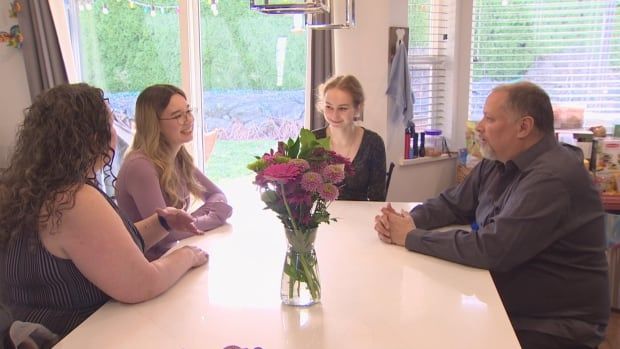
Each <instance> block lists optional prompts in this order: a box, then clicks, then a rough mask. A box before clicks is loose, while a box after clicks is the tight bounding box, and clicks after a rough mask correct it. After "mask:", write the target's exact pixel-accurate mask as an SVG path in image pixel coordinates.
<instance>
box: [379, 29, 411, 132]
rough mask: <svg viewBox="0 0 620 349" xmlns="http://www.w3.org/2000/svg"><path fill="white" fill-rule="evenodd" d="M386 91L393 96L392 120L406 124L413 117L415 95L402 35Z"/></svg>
mask: <svg viewBox="0 0 620 349" xmlns="http://www.w3.org/2000/svg"><path fill="white" fill-rule="evenodd" d="M397 34H398V33H397ZM385 93H386V94H387V95H388V96H390V97H391V98H392V108H391V110H390V118H391V120H392V122H394V123H396V122H398V121H400V122H401V123H402V124H403V125H405V126H406V125H407V122H408V121H409V120H412V119H413V95H412V93H411V81H410V76H409V66H408V64H407V47H406V45H404V44H403V43H402V37H400V35H399V39H398V41H397V44H396V54H395V55H394V59H393V60H392V67H391V69H390V75H389V78H388V88H387V91H385Z"/></svg>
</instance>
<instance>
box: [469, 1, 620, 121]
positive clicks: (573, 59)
mask: <svg viewBox="0 0 620 349" xmlns="http://www.w3.org/2000/svg"><path fill="white" fill-rule="evenodd" d="M619 8H620V4H619V3H618V2H617V1H615V0H613V1H607V0H590V1H567V0H474V4H473V18H472V24H473V28H472V45H471V82H470V97H469V115H470V119H472V120H479V119H480V118H481V115H482V107H483V105H484V101H485V98H486V96H487V95H488V93H489V91H490V89H491V88H492V87H493V86H495V85H497V84H500V83H506V82H512V81H516V80H520V79H526V80H530V81H532V82H535V83H537V84H539V85H541V86H542V87H543V88H544V89H545V90H546V91H547V92H548V93H549V95H550V97H551V100H552V102H553V103H554V105H556V106H561V105H566V106H578V107H580V108H584V109H585V124H586V126H589V125H596V124H603V125H605V126H610V125H611V124H613V123H617V122H618V121H620V120H619V119H620V27H619V23H618V21H617V18H618V15H619V12H618V11H619ZM608 130H611V128H608Z"/></svg>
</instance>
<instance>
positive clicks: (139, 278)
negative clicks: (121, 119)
mask: <svg viewBox="0 0 620 349" xmlns="http://www.w3.org/2000/svg"><path fill="white" fill-rule="evenodd" d="M115 146H116V133H115V131H114V128H113V126H112V113H111V111H110V109H109V107H108V105H107V103H106V101H105V100H104V98H103V92H102V91H101V90H100V89H98V88H94V87H91V86H89V85H86V84H73V85H61V86H58V87H54V88H52V89H50V90H48V91H46V92H44V93H43V94H41V95H40V96H39V97H37V98H36V100H35V101H34V103H33V104H32V106H30V107H29V108H28V109H26V112H25V118H24V121H23V123H22V125H21V126H20V129H19V132H18V135H17V140H16V145H15V149H14V153H13V154H12V157H11V159H10V162H9V166H8V168H6V169H5V170H3V171H2V172H1V173H0V293H1V294H2V296H3V299H2V300H3V302H4V303H5V304H8V305H9V307H10V310H11V312H12V314H13V317H14V318H15V319H16V320H21V321H27V322H36V323H41V324H43V325H44V326H46V327H47V328H49V329H50V330H52V331H53V332H55V333H57V334H59V335H60V336H61V337H62V336H64V335H66V334H67V333H68V332H69V331H71V330H72V329H73V328H75V327H76V326H77V325H78V324H80V323H81V322H82V321H83V320H84V319H86V318H87V317H88V316H89V315H91V314H92V313H93V312H95V311H96V310H97V309H98V308H99V307H101V306H102V305H103V304H104V303H105V302H107V301H108V300H109V299H111V298H112V299H116V300H118V301H120V302H126V303H136V302H142V301H145V300H148V299H151V298H153V297H155V296H157V295H158V294H160V293H162V292H164V291H166V290H167V289H168V288H170V287H171V286H172V285H173V284H174V283H175V282H176V281H177V280H178V279H179V278H180V277H181V276H182V275H183V274H185V273H186V272H187V271H188V270H190V269H192V268H194V267H197V266H200V265H203V264H205V263H206V262H207V260H208V255H207V254H206V253H205V252H204V251H202V250H201V249H199V248H197V247H192V246H186V247H183V248H180V249H178V250H176V251H174V252H172V253H170V254H169V255H167V256H165V257H163V258H161V259H159V260H156V261H154V262H149V261H148V260H147V259H146V258H145V257H144V254H143V250H144V249H146V248H148V247H150V246H152V245H153V244H154V243H156V242H158V241H159V240H161V239H162V238H163V237H164V236H166V235H167V234H168V232H167V231H166V230H165V229H164V228H163V227H162V226H170V227H172V228H173V229H178V230H184V231H189V232H192V233H199V232H198V230H197V229H196V227H195V226H194V224H193V221H194V218H193V217H191V216H190V215H188V214H187V213H185V212H184V211H182V210H179V209H176V208H173V207H168V208H163V209H160V210H158V211H157V213H155V214H152V215H151V216H149V217H147V218H146V219H144V220H142V221H140V222H137V223H136V224H135V225H134V224H133V223H132V222H131V221H130V220H128V219H126V218H125V217H124V216H123V215H122V214H121V213H120V212H119V211H118V208H117V207H116V205H115V204H114V202H113V201H112V200H110V198H109V197H108V196H106V194H105V193H103V192H102V191H101V190H100V189H99V183H98V181H97V173H98V172H100V171H101V170H102V169H104V171H105V172H106V173H110V172H109V171H110V164H111V161H112V158H113V156H114V151H113V149H114V148H115Z"/></svg>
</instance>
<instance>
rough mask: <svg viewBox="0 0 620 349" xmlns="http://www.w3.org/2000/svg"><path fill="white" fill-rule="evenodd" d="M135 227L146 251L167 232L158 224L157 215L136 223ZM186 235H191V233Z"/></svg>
mask: <svg viewBox="0 0 620 349" xmlns="http://www.w3.org/2000/svg"><path fill="white" fill-rule="evenodd" d="M136 227H137V228H138V230H139V231H140V235H142V239H143V240H144V245H145V250H148V249H149V248H151V247H152V246H153V245H155V244H156V243H158V242H159V241H161V240H162V239H163V238H165V237H166V236H167V235H168V231H167V230H166V229H164V227H162V226H161V224H160V223H159V219H158V218H157V213H154V214H152V215H150V216H149V217H147V218H145V219H143V220H141V221H139V222H136ZM187 234H189V235H191V233H187Z"/></svg>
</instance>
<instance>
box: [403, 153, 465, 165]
mask: <svg viewBox="0 0 620 349" xmlns="http://www.w3.org/2000/svg"><path fill="white" fill-rule="evenodd" d="M444 160H456V155H452V156H449V155H448V154H441V155H440V156H425V157H423V158H415V159H400V160H399V161H398V165H400V166H411V165H419V164H426V163H429V162H437V161H444Z"/></svg>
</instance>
